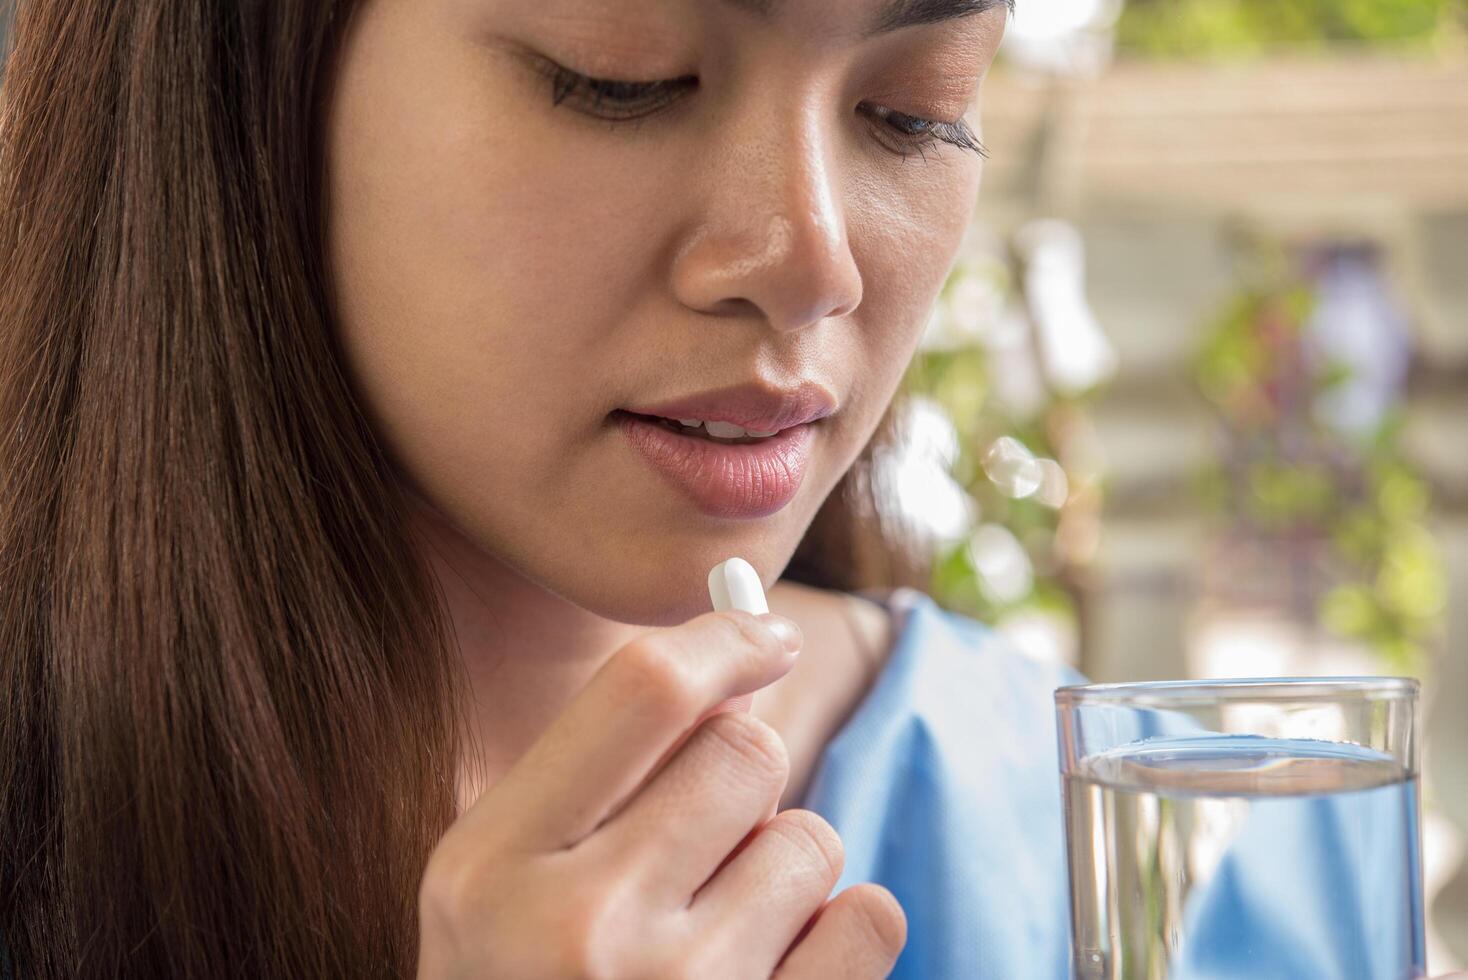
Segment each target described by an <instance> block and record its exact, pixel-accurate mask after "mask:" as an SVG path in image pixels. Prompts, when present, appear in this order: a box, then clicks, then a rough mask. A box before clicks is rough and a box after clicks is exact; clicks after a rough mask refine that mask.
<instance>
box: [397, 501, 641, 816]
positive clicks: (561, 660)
mask: <svg viewBox="0 0 1468 980" xmlns="http://www.w3.org/2000/svg"><path fill="white" fill-rule="evenodd" d="M409 500H410V502H411V504H412V506H413V514H412V520H413V530H414V536H415V538H416V539H418V540H419V541H420V542H421V546H422V547H423V550H424V554H425V556H426V557H427V559H428V562H429V565H430V567H431V569H432V571H433V573H434V574H435V575H436V576H437V577H438V580H439V583H440V586H441V588H442V589H443V594H444V600H445V603H446V608H447V612H448V617H449V624H450V626H451V628H452V630H453V638H454V640H455V641H456V642H457V645H458V651H459V655H460V657H461V659H462V660H463V663H464V667H465V670H466V672H467V680H468V684H469V691H468V694H469V695H470V701H469V704H470V708H469V710H468V714H467V717H466V722H467V723H468V724H469V725H470V726H471V728H472V732H471V736H472V739H473V741H477V743H478V745H479V748H480V752H481V757H480V765H479V766H478V767H472V766H471V765H470V763H471V761H472V760H469V759H467V758H466V769H465V771H464V772H462V773H461V774H460V790H459V796H460V809H461V810H462V809H464V808H466V807H467V806H468V805H470V804H471V803H473V801H474V800H475V799H477V798H478V796H479V794H480V793H482V792H483V791H484V790H485V789H486V788H488V787H489V786H491V785H493V784H494V783H495V782H496V781H497V780H498V779H499V778H500V776H502V775H503V774H504V772H505V771H506V770H507V769H509V768H510V766H511V765H513V764H514V762H515V760H516V759H518V758H519V757H520V756H521V754H523V753H524V752H525V750H526V749H528V748H529V747H530V745H531V744H532V743H533V742H534V741H535V740H536V738H538V737H539V736H540V734H541V732H543V731H544V730H545V729H546V727H547V726H548V725H549V724H550V723H551V721H552V720H553V719H554V718H555V717H556V716H557V715H559V714H560V713H561V711H562V710H563V709H564V708H565V706H566V705H567V704H568V703H569V702H570V700H571V699H572V698H573V697H574V696H575V695H576V693H577V692H578V691H580V690H581V688H582V687H584V686H585V685H586V683H587V682H588V681H590V680H591V677H592V675H593V674H595V673H596V671H597V670H598V669H599V668H600V667H601V665H602V664H603V663H605V662H606V661H607V660H608V659H609V658H610V657H611V656H612V654H613V653H615V652H616V651H617V650H618V649H620V648H621V647H622V646H624V645H625V644H626V643H628V642H630V641H631V640H632V639H633V638H634V637H636V636H638V635H639V634H641V633H644V632H647V631H648V630H649V629H650V627H646V626H634V625H628V624H626V623H619V622H615V621H613V620H609V619H604V618H602V617H600V616H596V615H594V614H592V613H590V612H587V611H586V610H585V609H583V608H581V607H579V606H577V605H575V604H574V603H571V602H569V601H567V600H566V599H564V598H562V597H561V596H559V595H557V594H555V593H554V592H551V591H549V590H548V589H546V588H544V587H542V586H541V585H539V584H537V583H535V582H533V581H531V580H529V579H527V578H525V577H524V576H522V575H521V574H520V573H519V572H517V571H516V570H515V569H513V568H511V567H510V566H509V565H507V564H506V563H504V562H503V561H501V560H499V559H497V558H495V557H493V556H492V555H489V554H487V553H485V551H484V550H483V549H481V548H479V547H477V546H476V545H474V544H473V542H471V541H469V540H468V539H467V538H466V537H465V536H464V534H463V533H462V532H461V531H460V530H459V529H458V528H457V527H455V526H454V525H453V524H452V523H451V522H450V521H448V520H447V519H446V518H444V517H443V515H442V514H441V513H440V512H439V511H437V510H436V509H435V508H433V507H431V506H429V505H428V504H426V503H424V502H423V501H422V500H421V498H417V497H414V496H412V495H410V496H409ZM466 756H467V753H466Z"/></svg>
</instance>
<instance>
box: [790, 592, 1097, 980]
mask: <svg viewBox="0 0 1468 980" xmlns="http://www.w3.org/2000/svg"><path fill="white" fill-rule="evenodd" d="M879 601H885V603H886V604H887V605H888V608H889V609H891V610H892V611H893V614H894V616H895V617H897V627H896V630H897V634H896V639H895V641H894V645H893V649H892V652H891V656H890V659H889V660H888V662H887V663H886V665H885V666H884V667H883V670H882V672H881V673H880V675H879V676H878V678H877V680H876V683H875V684H874V685H873V687H872V689H871V690H870V692H869V693H868V694H867V696H866V698H865V699H864V700H863V701H862V703H861V704H860V706H859V707H858V708H857V710H856V712H855V713H854V714H853V715H852V716H851V718H850V719H849V720H848V721H847V723H846V724H845V725H844V726H843V727H842V728H841V730H840V731H839V732H838V733H837V735H836V737H835V738H833V739H832V740H831V741H830V742H829V743H828V744H827V746H826V749H825V751H824V753H823V754H822V756H821V758H820V760H819V762H818V763H817V766H816V771H815V774H814V775H813V777H812V780H811V783H810V784H809V788H808V790H807V792H806V797H805V799H804V800H803V801H802V805H803V806H804V807H806V808H807V809H811V810H814V811H816V812H817V813H820V814H821V815H822V816H823V817H825V818H826V819H827V820H828V821H829V822H830V823H831V824H832V826H834V827H835V828H836V830H837V831H838V832H839V833H840V834H841V837H842V840H843V842H844V843H845V846H846V864H845V869H844V871H843V873H842V876H841V880H840V881H839V882H838V883H837V885H836V889H837V890H838V891H839V890H840V889H843V888H845V887H847V886H848V885H852V884H856V883H858V882H862V881H875V882H878V883H880V884H882V885H884V886H886V887H887V888H888V889H890V890H891V891H892V893H893V894H894V895H896V897H897V899H898V901H899V902H901V903H902V906H903V909H904V910H905V911H906V913H907V920H908V940H907V945H906V947H905V948H904V950H903V952H902V955H901V957H900V958H899V959H898V961H897V964H896V967H895V969H894V972H893V973H892V976H893V977H897V978H913V980H915V978H923V980H946V978H953V980H959V978H962V980H990V978H992V980H1017V978H1019V980H1051V978H1053V980H1065V978H1068V977H1069V976H1070V968H1069V950H1070V932H1069V930H1070V919H1069V905H1068V901H1069V899H1068V885H1067V878H1066V859H1065V836H1064V829H1063V823H1062V818H1061V794H1060V773H1059V763H1058V751H1057V747H1056V726H1055V720H1054V715H1055V709H1054V701H1053V697H1052V694H1053V692H1054V690H1055V688H1057V687H1060V686H1063V685H1066V684H1073V683H1081V682H1082V678H1081V677H1080V675H1078V674H1077V673H1076V672H1075V671H1073V670H1070V669H1069V668H1066V667H1062V666H1057V665H1052V664H1046V663H1042V662H1039V661H1037V660H1034V659H1031V658H1029V657H1026V656H1023V655H1020V654H1018V653H1016V652H1014V651H1013V650H1011V649H1009V648H1007V647H1006V646H1005V644H1004V643H1003V642H1002V640H1001V639H1000V638H999V636H998V635H997V634H996V633H995V632H994V631H993V630H991V629H990V628H989V627H987V626H985V625H983V624H982V623H979V622H977V621H975V620H973V619H970V618H968V617H966V616H963V615H960V614H957V613H954V612H951V611H949V610H946V609H944V608H942V607H941V606H939V605H938V604H937V603H936V602H935V601H934V600H933V599H932V598H931V597H930V596H928V595H926V594H924V593H922V592H919V591H917V590H913V589H900V590H897V591H896V592H893V593H891V594H890V595H889V596H888V597H887V598H886V599H885V600H879Z"/></svg>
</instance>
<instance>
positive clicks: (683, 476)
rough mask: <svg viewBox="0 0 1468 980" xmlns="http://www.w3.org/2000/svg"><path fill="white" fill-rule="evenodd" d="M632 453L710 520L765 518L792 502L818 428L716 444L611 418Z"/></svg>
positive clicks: (623, 416)
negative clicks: (748, 441) (757, 439)
mask: <svg viewBox="0 0 1468 980" xmlns="http://www.w3.org/2000/svg"><path fill="white" fill-rule="evenodd" d="M612 417H613V419H614V420H615V421H616V423H617V426H618V428H620V429H621V431H622V432H623V434H625V435H626V437H627V441H628V442H630V443H631V444H632V448H633V449H635V450H637V452H638V454H639V455H641V456H642V458H643V459H645V460H646V461H647V462H648V464H649V465H650V466H651V467H652V468H653V469H654V470H655V471H656V472H657V473H658V474H659V475H660V476H662V477H663V478H664V479H665V480H667V481H668V482H669V483H670V484H672V485H673V486H674V487H676V488H677V489H678V490H680V491H682V492H683V493H684V494H685V495H686V496H687V497H688V499H689V500H690V501H692V503H693V505H694V506H695V507H696V508H698V510H699V511H701V512H702V513H704V514H706V515H708V516H709V517H726V518H737V519H745V520H748V519H752V518H759V517H768V516H770V515H771V514H773V513H775V512H776V511H778V510H780V509H781V508H782V507H784V506H785V505H786V504H788V503H790V501H791V500H793V499H794V498H795V494H796V492H797V491H799V490H800V483H801V481H802V480H803V479H804V478H805V466H806V462H807V461H808V459H809V456H810V445H811V442H812V440H813V439H814V438H815V427H816V425H817V423H814V422H807V423H805V424H803V425H796V426H791V427H790V428H788V429H782V430H781V431H780V432H779V433H777V434H775V435H773V436H770V437H768V438H766V439H761V440H759V441H758V442H750V443H720V442H714V441H713V440H711V439H705V438H704V437H702V436H692V435H683V434H682V433H679V432H675V431H673V430H672V429H670V428H668V426H667V425H665V424H664V423H663V422H662V421H658V420H655V419H653V418H650V417H648V416H644V415H634V414H632V413H631V412H625V411H620V410H619V411H616V412H613V413H612Z"/></svg>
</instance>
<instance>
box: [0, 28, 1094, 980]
mask: <svg viewBox="0 0 1468 980" xmlns="http://www.w3.org/2000/svg"><path fill="white" fill-rule="evenodd" d="M1005 18H1006V10H1005V7H1004V4H1003V3H1002V2H1001V0H841V2H830V0H617V2H616V3H610V2H607V0H360V2H346V0H335V2H332V0H254V2H249V3H212V2H206V0H154V2H148V3H116V2H112V0H70V2H64V3H63V2H60V0H20V2H19V4H18V9H17V10H16V14H15V20H14V23H13V25H12V30H13V37H12V39H11V40H12V44H13V51H12V53H11V55H10V58H9V62H8V67H7V69H6V77H5V83H4V117H3V131H0V139H3V142H0V269H3V270H4V287H3V289H0V383H3V391H0V396H3V403H0V417H3V419H4V424H3V428H0V438H3V442H0V542H3V544H0V548H3V551H0V650H3V655H0V684H3V689H4V691H5V697H6V704H7V708H6V710H5V711H4V712H3V713H0V748H3V759H0V806H3V813H4V821H5V823H4V834H3V843H0V862H3V863H0V880H3V883H4V886H5V887H4V890H3V895H4V904H3V918H0V934H3V938H4V941H5V944H6V947H7V950H8V957H9V962H10V965H11V968H12V969H13V970H14V975H16V976H21V977H78V976H81V977H149V978H156V977H211V978H212V977H231V976H239V977H358V978H359V977H371V976H384V977H386V976H413V975H416V976H418V977H421V978H425V980H427V978H448V977H471V976H473V977H479V976H493V977H561V976H588V977H646V976H697V977H718V976H729V977H767V976H771V975H774V976H779V977H784V978H807V977H809V978H814V977H834V976H840V977H877V976H882V975H885V974H887V973H888V972H889V971H892V970H894V969H895V971H896V972H897V973H899V974H901V975H904V976H912V977H926V978H938V977H965V978H983V977H995V978H1016V977H1060V976H1063V975H1065V973H1066V956H1067V952H1066V948H1067V944H1066V908H1065V898H1064V896H1065V875H1064V850H1063V840H1062V835H1061V827H1060V818H1059V796H1058V790H1057V777H1056V771H1055V747H1054V733H1053V728H1052V723H1051V702H1050V692H1051V690H1052V689H1053V688H1054V687H1055V686H1057V685H1058V684H1060V683H1063V682H1065V681H1066V680H1067V679H1068V676H1067V675H1065V674H1062V673H1061V672H1058V671H1055V670H1052V669H1050V668H1045V667H1042V666H1039V665H1036V664H1032V663H1029V662H1028V661H1025V660H1022V659H1020V658H1017V657H1014V656H1011V655H1009V654H1005V653H1003V652H1001V651H999V650H997V649H995V648H994V647H993V645H992V644H991V642H990V639H989V635H988V634H987V633H986V632H985V630H984V629H983V627H981V626H979V625H978V624H977V623H974V622H972V621H970V620H967V619H964V618H962V617H960V616H957V615H954V614H951V613H947V612H944V611H942V610H940V609H939V608H938V607H937V606H935V605H934V604H933V602H932V600H931V599H929V598H927V597H926V596H925V595H923V594H922V593H921V592H918V591H916V590H914V589H911V588H906V587H903V586H905V585H908V584H916V583H918V582H920V578H919V577H917V576H915V575H913V574H911V573H910V572H904V571H903V569H904V568H906V567H907V566H906V564H905V563H906V562H907V559H906V558H905V557H904V555H903V553H902V552H900V551H896V550H885V551H884V550H883V549H882V548H879V547H876V546H875V545H876V544H877V543H879V542H877V539H875V538H874V537H873V536H872V534H871V531H872V529H873V528H874V527H877V526H879V525H877V524H874V523H873V519H872V517H871V514H872V513H873V511H872V507H871V504H870V501H869V500H868V499H866V497H867V495H868V494H869V489H870V483H869V481H868V480H867V467H868V463H869V461H870V457H871V454H872V449H873V447H874V446H875V445H877V444H879V443H880V442H881V441H882V439H883V438H885V434H886V431H887V423H886V419H887V418H889V409H890V407H891V403H892V400H893V398H894V394H895V392H896V390H897V387H898V383H899V380H900V378H901V376H902V374H903V372H904V369H905V367H906V365H907V363H908V361H909V358H910V357H911V355H912V354H913V351H914V349H915V347H916V345H917V342H918V338H919V335H920V333H921V331H922V329H923V326H924V323H925V319H926V314H927V311H928V309H929V307H930V304H931V303H932V301H933V299H934V297H935V295H936V293H937V291H938V289H939V287H940V284H941V283H942V281H943V279H944V277H945V274H946V273H947V271H948V268H949V265H950V263H951V261H952V259H953V257H954V255H955V252H956V250H957V248H958V246H959V241H960V237H961V235H962V233H963V231H964V228H965V226H966V224H967V222H968V220H969V215H970V213H971V210H972V206H973V204H974V199H975V194H976V192H977V189H978V184H979V176H980V171H981V164H982V159H981V157H982V153H981V151H980V145H979V140H978V136H977V132H978V119H977V106H978V96H979V91H980V84H981V82H982V80H983V78H984V75H985V72H986V71H987V69H988V67H989V65H990V62H991V61H992V59H993V57H994V54H995V50H996V48H997V47H998V45H999V42H1000V38H1001V34H1002V31H1003V28H1004V23H1005ZM680 419H681V420H683V421H682V422H680V421H678V420H680ZM702 423H707V424H702ZM695 424H697V428H694V425H695ZM736 425H737V426H739V427H740V428H738V429H735V428H731V427H730V426H736ZM750 432H753V433H755V434H754V435H750V434H748V433H750ZM739 433H744V434H743V435H739ZM732 555H739V556H742V557H744V558H746V559H748V560H749V561H750V562H751V563H752V564H753V565H754V567H755V568H756V569H758V571H759V572H760V573H761V575H762V577H763V579H764V582H765V584H766V585H767V586H769V587H770V593H769V594H770V604H771V606H772V608H773V610H774V612H775V613H776V614H778V615H772V616H769V617H756V616H754V615H751V614H749V613H743V612H730V613H714V612H710V611H708V609H709V604H708V593H707V587H706V576H707V574H708V571H709V569H710V568H711V567H712V566H713V565H715V564H716V563H718V562H720V561H722V560H724V559H725V558H728V557H729V556H732ZM782 574H783V575H784V578H783V579H781V576H782ZM777 580H779V581H777ZM794 623H798V624H799V627H798V628H795V627H794ZM802 633H803V642H801V634H802ZM793 645H798V646H799V648H800V651H801V652H800V653H799V655H798V656H796V655H795V654H794V653H793V652H792V646H793ZM756 691H758V694H757V695H756V696H755V698H754V701H753V710H752V712H748V713H747V712H744V711H740V710H719V709H720V707H721V706H723V707H726V708H727V707H728V706H727V705H725V704H724V702H725V701H726V700H727V699H730V698H735V697H739V696H742V695H747V694H751V693H753V692H756ZM899 954H900V958H899Z"/></svg>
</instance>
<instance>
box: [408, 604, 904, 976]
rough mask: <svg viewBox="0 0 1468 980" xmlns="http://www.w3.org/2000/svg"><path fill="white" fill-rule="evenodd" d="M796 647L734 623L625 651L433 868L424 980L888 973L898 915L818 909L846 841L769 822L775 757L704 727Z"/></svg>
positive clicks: (779, 668)
mask: <svg viewBox="0 0 1468 980" xmlns="http://www.w3.org/2000/svg"><path fill="white" fill-rule="evenodd" d="M772 622H774V623H784V624H788V626H789V632H790V635H791V637H792V642H791V643H790V645H789V648H788V649H787V647H786V644H784V643H782V641H781V637H780V636H779V635H778V634H777V633H776V632H775V630H774V629H772V628H771V626H770V625H768V624H770V623H772ZM799 643H800V633H799V629H798V627H796V626H795V625H794V624H793V623H791V622H790V621H789V620H788V619H784V618H783V617H779V616H774V615H765V616H758V617H757V616H755V615H753V614H751V613H747V612H742V611H733V612H718V613H706V614H704V615H702V616H698V617H696V618H694V619H692V620H690V621H688V622H687V623H685V624H683V625H681V626H678V627H675V628H672V629H667V630H659V631H655V632H652V633H648V634H646V635H644V636H642V637H639V638H638V639H636V640H634V641H633V642H632V643H630V644H628V645H627V646H626V647H624V648H622V649H621V650H619V651H618V652H617V653H616V654H615V655H614V656H613V657H612V658H611V659H610V660H609V661H608V662H607V663H606V664H605V665H604V666H603V667H602V669H601V670H600V671H599V672H598V673H597V674H596V676H595V677H594V678H593V679H592V680H591V682H590V683H589V684H588V685H587V686H586V687H585V689H583V690H582V691H581V692H580V693H579V694H578V695H577V696H576V698H575V699H574V700H573V701H572V702H571V704H570V705H569V706H568V707H567V709H566V710H565V712H564V713H562V714H561V715H560V717H558V718H557V719H556V720H555V721H554V722H553V723H552V724H551V726H550V728H549V729H548V730H547V731H546V732H545V733H544V734H543V735H542V736H541V737H540V739H539V740H538V741H537V742H536V743H535V744H534V745H533V746H532V747H531V748H530V749H529V751H527V752H526V753H525V755H524V756H523V757H522V758H521V759H520V760H519V761H518V762H517V763H516V764H515V766H514V767H513V768H512V769H511V770H510V771H509V772H508V773H507V774H506V775H505V776H504V777H503V778H502V779H501V780H500V781H499V782H498V783H496V784H495V785H494V786H493V787H492V788H491V789H489V790H488V791H487V792H485V794H484V795H483V796H481V797H480V798H479V800H478V801H476V802H475V804H474V805H473V806H472V807H470V808H469V810H468V811H466V812H465V813H464V814H463V816H461V817H460V818H459V819H458V820H457V821H456V822H455V823H454V825H453V826H452V827H450V828H449V830H448V832H447V833H446V834H445V835H444V837H443V839H442V840H441V841H440V842H439V844H438V846H437V847H436V848H435V850H434V852H433V854H432V855H431V856H430V858H429V861H428V866H427V869H426V871H425V873H424V876H423V881H422V885H421V887H420V889H419V895H418V908H419V927H420V950H419V961H418V978H419V980H449V978H470V977H475V978H478V977H505V978H517V980H518V978H531V977H556V978H561V977H597V978H602V977H607V978H611V977H669V978H672V977H700V978H704V977H738V978H749V977H769V976H772V975H773V976H776V977H779V978H781V980H797V978H807V977H809V978H816V977H821V978H825V977H833V976H839V977H854V978H860V977H884V976H886V975H887V973H888V972H889V971H890V970H891V968H892V964H893V963H894V961H895V960H896V958H897V954H898V953H899V952H900V951H901V949H902V946H903V944H904V943H905V941H906V936H907V923H906V919H905V917H904V916H903V913H902V909H901V907H900V906H898V904H897V901H896V900H895V899H894V898H893V897H892V895H891V894H890V893H889V892H888V891H887V890H886V889H884V888H881V887H880V886H877V885H873V884H862V885H856V886H854V887H851V888H848V889H846V890H845V891H843V892H841V893H840V894H839V895H837V896H836V897H835V898H834V899H832V900H831V901H830V902H827V901H826V896H827V895H829V894H830V891H831V888H832V887H833V886H834V885H835V883H836V880H837V878H838V877H839V876H840V872H841V868H842V861H843V857H842V847H841V840H840V838H839V837H838V836H837V835H836V832H835V831H834V830H833V829H832V828H831V827H830V825H829V824H827V823H826V822H825V821H824V820H823V819H821V818H820V817H819V816H817V815H816V814H814V813H812V812H810V811H808V810H785V811H783V812H781V813H779V814H775V812H774V811H775V806H776V803H777V802H778V800H779V798H780V793H781V791H782V790H783V789H784V786H785V780H786V777H787V774H788V759H787V756H786V753H785V746H784V743H783V742H781V740H780V738H779V736H778V735H777V734H776V733H775V732H774V730H773V729H771V728H770V727H769V726H768V725H766V724H764V723H763V722H761V721H759V720H758V719H756V718H754V717H753V716H751V715H748V714H745V713H742V712H721V713H714V711H715V708H716V707H717V706H718V705H719V703H720V702H721V701H723V700H724V699H726V698H730V697H733V696H736V695H740V694H747V693H750V692H752V691H755V690H758V689H759V688H761V687H763V686H765V685H766V684H769V683H771V682H772V681H774V680H776V679H777V678H779V677H781V676H782V675H784V674H785V673H786V672H787V671H788V670H789V669H790V668H791V667H792V666H793V665H794V662H795V652H794V651H795V650H797V649H798V648H799ZM664 762H665V763H666V764H662V763H664ZM772 815H773V818H772ZM813 917H814V922H813V923H812V921H811V920H812V918H813ZM808 924H809V926H808ZM807 926H808V927H807ZM787 952H788V955H787Z"/></svg>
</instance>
